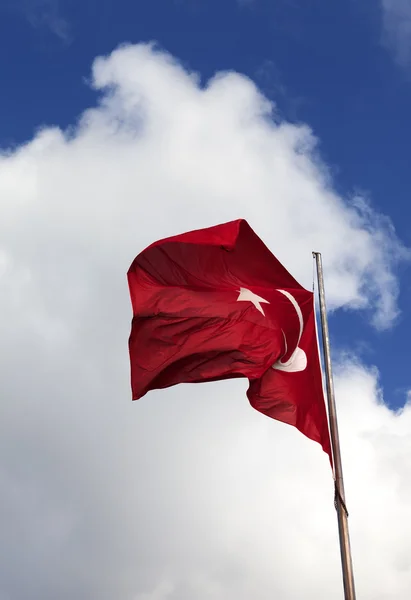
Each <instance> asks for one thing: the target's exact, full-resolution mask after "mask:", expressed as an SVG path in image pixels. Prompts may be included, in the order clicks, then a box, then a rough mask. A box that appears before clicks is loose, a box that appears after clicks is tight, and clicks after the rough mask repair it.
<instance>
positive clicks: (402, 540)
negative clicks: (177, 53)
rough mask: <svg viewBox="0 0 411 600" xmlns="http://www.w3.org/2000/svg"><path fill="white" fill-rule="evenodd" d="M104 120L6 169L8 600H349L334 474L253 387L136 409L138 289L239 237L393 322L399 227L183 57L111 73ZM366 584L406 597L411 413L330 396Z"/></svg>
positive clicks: (1, 452) (337, 303) (354, 397)
mask: <svg viewBox="0 0 411 600" xmlns="http://www.w3.org/2000/svg"><path fill="white" fill-rule="evenodd" d="M93 77H94V86H95V88H96V89H97V90H99V91H100V94H101V101H100V103H99V105H98V106H97V107H94V108H92V109H90V110H88V111H86V112H85V113H84V114H83V115H82V118H81V119H80V122H79V123H78V125H77V126H76V127H74V128H73V129H72V130H71V131H70V132H62V131H60V130H59V129H58V128H45V129H43V131H42V132H40V133H39V134H38V135H37V136H36V137H35V139H33V141H32V142H30V143H29V144H26V145H25V146H23V147H20V148H18V149H17V150H15V151H12V152H4V154H3V156H2V158H1V159H0V198H1V215H2V218H1V222H0V286H1V294H0V308H1V314H2V319H1V320H0V351H1V355H2V361H1V362H0V386H1V387H0V395H1V398H2V403H1V405H0V493H1V497H2V509H1V511H0V527H1V530H2V540H1V542H0V557H1V560H0V597H3V596H4V597H10V598H12V599H13V600H23V599H26V598H28V597H30V599H36V598H41V599H42V600H48V599H49V598H50V600H54V599H55V598H59V599H61V600H65V599H67V600H68V599H70V600H72V598H76V599H77V600H83V599H87V600H90V598H98V599H99V600H112V599H114V598H115V599H116V600H118V599H119V598H121V599H124V600H126V599H127V600H128V599H130V600H136V599H137V600H143V599H144V600H148V599H150V600H177V599H178V600H186V599H187V600H188V599H190V600H191V599H192V598H196V600H211V599H213V600H214V599H216V600H219V599H220V598H224V600H231V599H234V598H235V600H243V599H244V600H245V599H246V598H247V599H249V598H250V597H256V598H259V599H261V600H265V598H267V599H268V598H272V597H279V598H282V599H283V600H301V598H302V597H304V598H306V599H307V600H310V598H318V597H327V598H330V599H332V598H340V597H341V582H340V570H339V569H340V567H339V555H338V544H337V531H336V519H335V514H334V510H333V502H332V501H333V498H332V485H331V480H330V472H329V465H328V463H327V457H326V455H325V454H324V453H323V452H322V451H321V449H320V448H319V446H317V445H316V444H314V443H312V442H310V441H309V440H306V439H305V438H304V437H303V436H302V435H301V434H299V433H298V432H297V431H296V430H294V429H293V428H291V427H287V426H284V425H282V424H280V423H276V422H274V421H271V420H270V419H267V418H265V417H264V416H263V415H260V414H259V413H257V412H255V411H253V410H252V409H251V408H250V407H249V405H248V403H247V401H246V399H245V391H244V390H245V388H246V384H245V382H241V381H231V382H224V383H219V384H207V385H204V386H201V385H197V386H180V387H176V388H173V389H170V390H167V391H164V392H161V393H152V394H151V395H150V397H147V398H145V399H143V400H141V401H139V402H138V403H132V402H131V400H130V389H129V365H128V350H127V338H128V334H129V326H130V316H131V308H130V302H129V297H128V290H127V287H126V277H125V272H126V270H127V268H128V266H129V264H130V262H131V260H132V258H134V256H135V254H137V252H138V251H139V250H141V249H142V248H143V247H144V246H145V245H146V244H148V243H150V242H151V241H153V240H154V239H156V238H159V237H163V236H165V235H168V234H173V233H177V232H181V231H184V230H187V229H191V228H194V227H202V226H207V225H211V224H215V223H217V222H221V221H224V220H228V219H232V218H238V217H245V218H247V219H248V220H249V222H250V224H251V225H252V226H253V227H254V228H255V229H256V231H257V232H258V233H259V234H260V235H261V236H262V237H263V238H264V240H265V241H266V242H267V243H268V244H269V245H270V247H271V248H272V250H273V251H274V252H275V253H276V255H277V256H278V258H279V259H280V260H282V262H283V263H284V264H285V265H286V266H287V267H288V268H289V269H290V270H291V271H292V272H293V274H295V275H296V276H297V277H298V278H299V279H300V280H301V281H302V283H304V284H305V285H307V286H310V285H311V273H312V266H311V250H313V249H314V250H322V251H323V253H324V261H325V268H326V278H327V280H326V283H327V294H328V300H329V304H330V305H331V306H332V307H333V308H337V307H341V306H344V307H347V306H348V307H350V306H351V307H363V308H369V309H370V310H372V311H373V315H374V316H373V319H374V321H375V323H376V324H377V325H378V326H388V325H389V324H390V323H391V322H392V320H393V319H394V318H395V315H396V312H397V306H396V294H397V283H396V280H395V277H394V275H393V266H394V265H395V262H396V261H397V260H399V259H400V258H401V257H403V256H404V254H405V251H404V250H403V249H402V247H401V245H400V244H399V242H398V240H397V239H396V237H395V233H394V232H393V230H392V227H391V225H390V224H389V222H387V221H386V220H385V219H384V218H383V217H382V216H379V215H377V214H375V213H374V212H373V211H372V209H371V208H370V207H369V206H366V205H365V204H364V203H363V201H362V200H361V199H355V200H353V201H352V202H350V204H348V203H346V202H344V201H343V199H341V198H340V197H338V196H337V194H336V193H335V192H334V191H333V189H332V183H331V181H330V178H329V176H328V174H327V171H326V168H325V166H324V165H323V164H321V162H320V160H319V158H318V156H317V153H316V146H315V138H314V136H313V134H312V132H311V131H310V130H309V128H308V127H305V126H295V125H291V124H289V123H286V122H283V121H280V120H279V119H277V120H276V117H275V112H274V117H273V116H272V114H271V112H270V111H272V108H273V107H272V106H270V104H269V103H268V102H267V100H266V99H265V98H264V97H263V96H262V95H261V94H260V93H259V92H258V90H257V89H256V88H255V86H254V85H253V84H252V82H251V81H249V80H247V79H246V78H244V77H242V76H240V75H237V74H233V73H227V74H220V75H218V76H217V77H216V78H215V79H214V80H213V81H211V82H210V83H209V84H208V86H207V87H206V88H205V89H200V88H199V86H198V82H197V79H196V77H195V76H194V75H192V74H188V73H187V72H186V71H184V69H183V68H182V67H181V66H180V65H179V64H178V63H176V62H175V61H174V60H173V59H172V58H171V57H169V56H167V55H164V54H162V53H158V52H156V51H155V50H154V49H153V48H151V47H148V46H136V47H124V48H122V49H120V50H118V51H117V52H114V53H113V54H112V55H111V56H109V57H106V58H100V59H98V60H97V61H96V63H95V65H94V70H93ZM336 382H337V394H338V401H339V406H340V415H341V435H342V443H343V450H344V458H345V461H344V462H345V471H346V479H347V482H346V487H347V497H348V504H349V509H350V511H351V514H352V517H351V526H352V537H353V550H354V560H355V567H356V571H357V585H358V588H359V596H361V597H362V598H364V599H370V600H371V599H373V600H382V599H383V598H395V599H399V600H402V599H405V598H407V593H406V590H409V588H410V585H411V571H410V566H409V564H408V556H409V555H410V548H409V543H410V542H409V539H411V536H410V535H409V532H408V531H407V523H408V522H409V521H410V517H411V515H410V514H409V513H410V509H409V506H410V505H411V503H410V499H411V498H410V496H411V490H410V487H409V481H410V477H409V475H410V474H409V467H408V464H409V460H408V458H407V457H408V456H409V440H410V439H411V435H410V434H411V416H410V415H411V409H410V408H409V407H407V408H406V409H405V410H404V411H403V412H402V413H401V414H398V415H395V414H393V413H392V412H390V411H389V410H388V409H387V408H386V407H385V406H384V405H383V404H382V403H381V402H380V392H379V390H378V387H377V386H378V379H377V374H376V373H375V372H369V371H366V370H364V368H363V367H361V366H360V365H356V364H353V363H347V364H343V365H340V369H339V372H337V377H336Z"/></svg>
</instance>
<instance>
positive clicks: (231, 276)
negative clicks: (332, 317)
mask: <svg viewBox="0 0 411 600" xmlns="http://www.w3.org/2000/svg"><path fill="white" fill-rule="evenodd" d="M128 282H129V288H130V295H131V301H132V305H133V321H132V329H131V335H130V340H129V348H130V360H131V383H132V392H133V399H134V400H137V399H138V398H141V397H142V396H144V395H145V394H146V393H147V392H148V391H149V390H153V389H159V388H166V387H169V386H172V385H175V384H177V383H198V382H206V381H215V380H221V379H229V378H234V377H247V378H248V379H249V381H250V386H249V389H248V392H247V396H248V398H249V401H250V403H251V405H252V406H253V407H254V408H255V409H257V410H258V411H260V412H262V413H264V414H266V415H268V416H270V417H272V418H274V419H278V420H279V421H283V422H285V423H289V424H290V425H293V426H295V427H297V429H299V430H300V431H301V432H302V433H304V434H305V435H306V436H308V437H309V438H311V439H312V440H315V441H316V442H319V443H320V444H321V445H322V447H323V449H324V451H325V452H327V453H328V454H329V456H330V459H331V449H330V438H329V432H328V424H327V416H326V411H325V404H324V394H323V387H322V378H321V368H320V361H319V354H318V344H317V336H316V328H315V313H314V296H313V294H312V293H311V292H309V291H307V290H305V289H304V288H303V287H301V286H300V284H299V283H297V281H295V279H294V278H293V277H292V276H291V275H290V274H289V273H288V271H287V270H286V269H285V268H284V267H283V266H282V265H281V263H280V262H279V261H278V260H277V259H276V258H275V257H274V256H273V255H272V254H271V252H270V251H269V250H268V248H267V247H266V246H265V245H264V244H263V242H262V241H261V240H260V238H259V237H258V236H257V235H256V234H255V233H254V231H253V230H252V229H251V227H250V226H249V225H248V223H247V222H246V221H244V220H241V219H240V220H237V221H232V222H230V223H225V224H223V225H217V226H216V227H210V228H208V229H202V230H199V231H192V232H189V233H185V234H182V235H178V236H175V237H171V238H168V239H165V240H161V241H158V242H155V243H154V244H152V245H151V246H149V247H148V248H146V250H144V251H143V252H141V254H139V255H138V256H137V258H136V259H135V260H134V262H133V263H132V265H131V267H130V269H129V271H128Z"/></svg>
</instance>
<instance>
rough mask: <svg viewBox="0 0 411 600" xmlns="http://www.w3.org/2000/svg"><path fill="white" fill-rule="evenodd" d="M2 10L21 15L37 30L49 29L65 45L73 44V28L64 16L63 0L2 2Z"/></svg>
mask: <svg viewBox="0 0 411 600" xmlns="http://www.w3.org/2000/svg"><path fill="white" fill-rule="evenodd" d="M0 10H7V11H13V12H17V13H20V14H21V15H22V16H23V17H24V18H25V19H26V20H27V21H28V23H29V24H30V25H31V26H32V27H34V28H35V29H48V30H49V31H51V33H53V34H54V35H55V36H57V37H58V38H59V39H60V40H61V41H62V42H64V43H65V44H69V43H71V42H72V33H71V26H70V23H69V22H68V20H67V19H66V18H65V17H64V16H63V15H62V10H61V0H0Z"/></svg>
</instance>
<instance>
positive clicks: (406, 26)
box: [381, 0, 411, 66]
mask: <svg viewBox="0 0 411 600" xmlns="http://www.w3.org/2000/svg"><path fill="white" fill-rule="evenodd" d="M381 9H382V15H383V28H384V41H385V43H386V44H387V46H388V47H389V48H390V49H391V50H392V52H393V53H394V56H395V58H396V60H397V61H398V63H399V64H401V65H402V66H408V65H409V64H410V60H411V4H410V2H409V1H408V0H381Z"/></svg>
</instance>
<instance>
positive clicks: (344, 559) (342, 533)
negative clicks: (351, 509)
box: [313, 252, 355, 600]
mask: <svg viewBox="0 0 411 600" xmlns="http://www.w3.org/2000/svg"><path fill="white" fill-rule="evenodd" d="M313 256H314V257H315V262H316V266H317V278H318V292H319V300H320V314H321V327H322V339H323V352H324V364H325V377H326V385H327V400H328V418H329V424H330V434H331V445H332V451H333V459H334V460H333V462H334V477H335V507H336V509H337V518H338V532H339V537H340V551H341V565H342V575H343V582H344V598H345V600H355V587H354V574H353V567H352V558H351V547H350V535H349V530H348V512H347V508H346V505H345V493H344V479H343V471H342V463H341V450H340V440H339V435H338V423H337V411H336V405H335V395H334V384H333V375H332V366H331V351H330V334H329V331H328V321H327V309H326V305H325V290H324V276H323V265H322V259H321V253H320V252H313Z"/></svg>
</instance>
